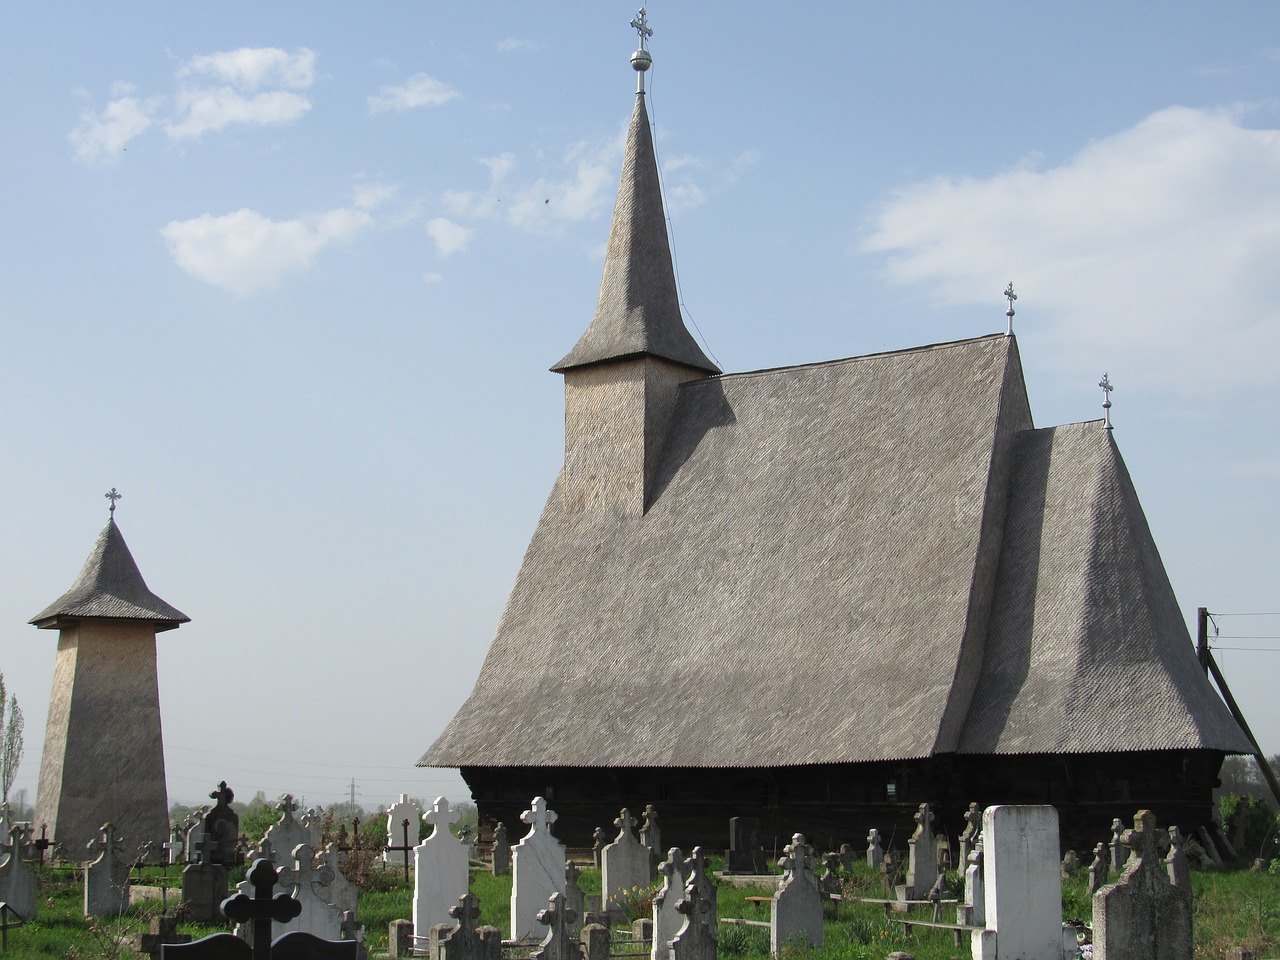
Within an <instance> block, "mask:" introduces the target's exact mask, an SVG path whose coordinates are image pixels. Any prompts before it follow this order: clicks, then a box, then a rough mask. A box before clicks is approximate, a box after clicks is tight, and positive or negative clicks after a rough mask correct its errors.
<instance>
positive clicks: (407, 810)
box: [382, 793, 423, 863]
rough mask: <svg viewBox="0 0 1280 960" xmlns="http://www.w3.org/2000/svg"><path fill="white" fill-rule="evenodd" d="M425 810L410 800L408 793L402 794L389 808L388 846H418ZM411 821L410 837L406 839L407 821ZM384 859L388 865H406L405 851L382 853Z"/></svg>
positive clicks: (384, 851) (386, 851)
mask: <svg viewBox="0 0 1280 960" xmlns="http://www.w3.org/2000/svg"><path fill="white" fill-rule="evenodd" d="M422 813H423V810H422V808H421V807H420V806H418V804H417V802H416V801H414V800H410V799H409V795H408V794H407V793H402V794H400V799H399V800H397V801H396V802H395V803H393V804H392V805H391V806H389V807H387V846H389V847H399V846H404V845H405V844H406V843H407V844H408V846H411V847H412V846H416V845H417V843H418V824H419V823H421V822H422ZM406 820H408V821H409V836H408V839H407V840H406V839H405V823H404V822H405V821H406ZM382 859H383V860H384V861H386V862H387V863H404V851H402V850H396V851H394V852H392V851H390V850H383V851H382Z"/></svg>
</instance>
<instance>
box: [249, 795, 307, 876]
mask: <svg viewBox="0 0 1280 960" xmlns="http://www.w3.org/2000/svg"><path fill="white" fill-rule="evenodd" d="M276 809H277V810H279V811H280V819H279V820H277V821H276V822H275V823H273V824H272V825H271V826H270V827H268V828H267V832H266V834H265V835H264V836H263V838H262V839H263V841H264V842H265V843H267V844H270V850H271V853H272V854H274V856H275V857H276V858H283V859H284V860H285V863H283V864H281V865H282V866H288V865H289V863H288V861H289V857H290V855H291V854H292V852H293V849H294V847H296V846H297V845H298V844H300V843H305V844H307V845H308V846H310V845H311V841H312V839H313V838H312V836H311V831H310V830H308V829H307V828H306V827H304V826H303V825H302V824H301V823H300V822H299V821H298V819H297V818H296V817H295V816H294V815H293V812H294V811H295V810H297V809H298V804H297V802H296V801H295V800H294V799H293V794H291V793H286V794H285V795H284V796H283V797H282V798H281V800H280V802H279V803H278V804H276ZM259 850H260V851H261V852H263V853H264V854H265V852H266V848H263V847H259ZM276 862H277V863H278V864H279V863H280V860H279V859H277V860H276Z"/></svg>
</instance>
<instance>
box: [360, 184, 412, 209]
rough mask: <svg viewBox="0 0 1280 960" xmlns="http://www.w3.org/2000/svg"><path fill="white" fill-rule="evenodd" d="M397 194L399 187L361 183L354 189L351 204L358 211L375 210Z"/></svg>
mask: <svg viewBox="0 0 1280 960" xmlns="http://www.w3.org/2000/svg"><path fill="white" fill-rule="evenodd" d="M399 192H400V188H399V187H397V186H394V185H392V184H389V183H362V184H361V185H360V186H358V187H356V189H355V193H354V194H353V195H352V198H351V202H352V204H353V205H354V206H355V207H356V208H357V209H360V210H376V209H378V207H381V206H383V205H384V204H385V203H387V202H388V201H389V200H391V199H392V198H393V197H394V196H395V195H396V194H397V193H399Z"/></svg>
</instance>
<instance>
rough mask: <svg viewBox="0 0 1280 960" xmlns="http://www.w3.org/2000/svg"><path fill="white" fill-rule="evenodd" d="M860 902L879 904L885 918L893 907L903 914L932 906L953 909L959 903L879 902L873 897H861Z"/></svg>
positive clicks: (944, 901) (923, 901) (920, 901)
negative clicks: (917, 908) (916, 908)
mask: <svg viewBox="0 0 1280 960" xmlns="http://www.w3.org/2000/svg"><path fill="white" fill-rule="evenodd" d="M860 902H861V903H878V904H881V905H882V906H883V907H884V915H885V917H889V916H891V914H892V912H893V908H894V907H902V908H903V909H902V910H900V911H898V912H899V913H905V912H906V911H907V910H909V909H910V908H911V907H932V906H933V905H934V904H938V905H940V906H943V907H947V906H951V907H954V906H955V905H956V904H958V903H959V902H960V901H959V900H881V899H878V898H875V897H862V898H861V900H860Z"/></svg>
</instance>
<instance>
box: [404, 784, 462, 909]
mask: <svg viewBox="0 0 1280 960" xmlns="http://www.w3.org/2000/svg"><path fill="white" fill-rule="evenodd" d="M459 816H460V814H458V813H457V812H456V811H453V810H450V809H449V801H448V800H446V799H445V798H444V797H436V801H435V803H434V804H432V806H431V810H430V811H428V812H427V813H426V814H424V815H423V817H422V819H423V820H424V821H426V822H427V823H428V824H430V825H431V826H432V827H433V828H434V829H433V830H432V831H431V834H430V836H428V837H427V838H426V839H425V840H423V841H422V842H421V843H420V844H418V845H417V846H416V847H414V848H413V870H414V876H413V929H415V930H429V929H430V928H431V927H433V926H435V925H436V924H438V923H449V922H450V913H449V911H450V909H452V908H453V907H454V906H456V905H457V903H458V901H459V900H460V899H461V898H462V896H463V895H464V894H465V893H466V892H467V887H468V884H469V883H470V876H469V874H468V871H467V848H466V847H465V846H463V844H462V841H461V840H459V839H458V838H457V837H455V836H454V835H453V834H452V833H451V832H450V831H449V827H450V826H451V825H452V824H454V823H456V822H457V820H458V818H459Z"/></svg>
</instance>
